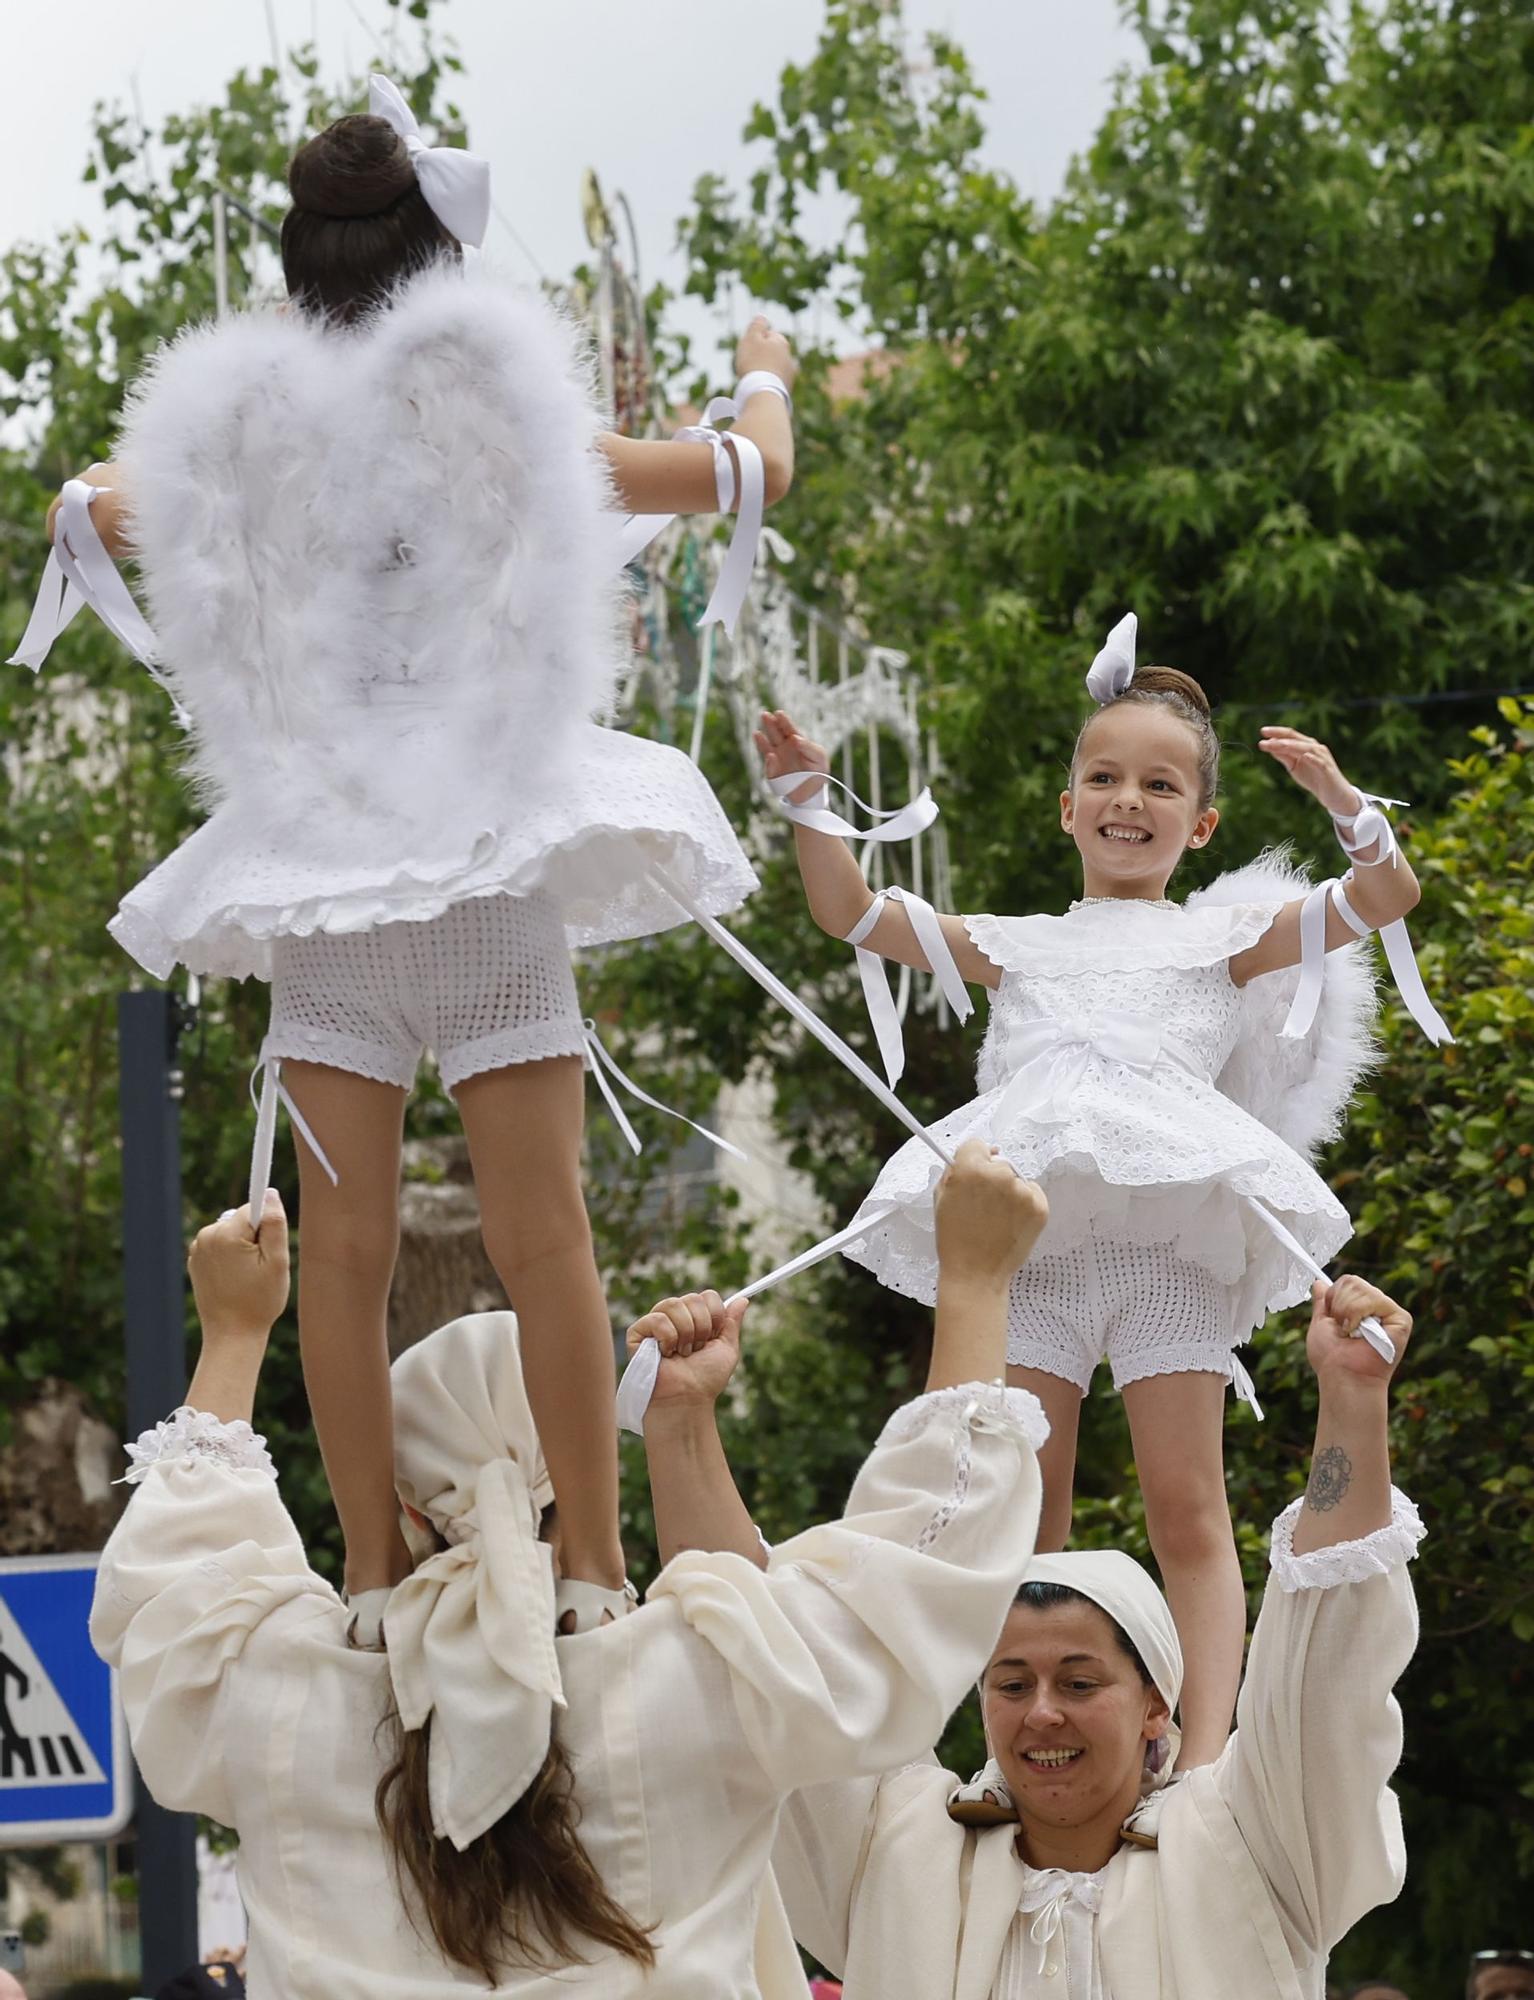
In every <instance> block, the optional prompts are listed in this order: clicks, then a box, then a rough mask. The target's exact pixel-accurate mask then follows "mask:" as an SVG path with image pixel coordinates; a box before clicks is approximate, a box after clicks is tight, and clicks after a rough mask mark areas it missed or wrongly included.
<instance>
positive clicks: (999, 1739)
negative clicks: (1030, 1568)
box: [981, 1601, 1168, 1831]
mask: <svg viewBox="0 0 1534 2000" xmlns="http://www.w3.org/2000/svg"><path fill="white" fill-rule="evenodd" d="M981 1700H982V1703H983V1706H984V1711H985V1722H986V1731H987V1734H988V1735H989V1737H990V1743H991V1750H992V1754H993V1755H994V1756H995V1758H996V1761H997V1762H998V1764H1000V1766H1001V1770H1002V1775H1003V1776H1004V1777H1005V1779H1006V1781H1007V1787H1008V1789H1009V1790H1010V1792H1011V1794H1012V1798H1013V1801H1014V1802H1015V1804H1016V1806H1017V1809H1018V1813H1019V1815H1020V1817H1021V1819H1022V1821H1023V1825H1024V1829H1025V1831H1026V1828H1027V1825H1028V1822H1029V1821H1030V1820H1031V1821H1034V1822H1035V1823H1037V1824H1039V1825H1041V1826H1048V1827H1087V1826H1089V1825H1090V1824H1091V1823H1092V1822H1094V1821H1096V1820H1099V1819H1100V1820H1101V1821H1102V1822H1103V1824H1104V1826H1105V1828H1106V1827H1108V1826H1112V1827H1115V1828H1116V1827H1117V1826H1118V1824H1119V1822H1120V1820H1122V1818H1123V1817H1124V1815H1125V1814H1126V1813H1127V1812H1128V1811H1129V1809H1130V1807H1132V1806H1133V1804H1134V1802H1135V1799H1136V1798H1137V1797H1138V1795H1139V1790H1140V1776H1141V1772H1142V1770H1143V1768H1144V1763H1145V1746H1146V1744H1147V1743H1151V1742H1154V1740H1155V1739H1156V1737H1158V1736H1160V1735H1161V1734H1162V1733H1163V1732H1164V1730H1165V1729H1166V1726H1167V1722H1168V1715H1167V1708H1166V1703H1165V1702H1164V1701H1163V1700H1162V1698H1161V1696H1160V1694H1159V1693H1158V1692H1157V1690H1156V1689H1155V1688H1154V1687H1147V1686H1146V1685H1145V1683H1144V1682H1143V1681H1142V1680H1141V1678H1140V1675H1139V1671H1138V1669H1137V1668H1136V1666H1135V1664H1134V1662H1133V1661H1132V1660H1131V1659H1130V1658H1129V1656H1128V1655H1127V1654H1126V1653H1125V1651H1124V1649H1123V1647H1122V1646H1121V1645H1120V1644H1119V1642H1118V1639H1117V1636H1116V1635H1115V1633H1114V1629H1113V1624H1112V1621H1111V1620H1110V1619H1109V1618H1108V1616H1107V1614H1106V1613H1105V1612H1103V1611H1100V1610H1099V1609H1098V1607H1097V1606H1096V1605H1095V1604H1089V1603H1086V1602H1085V1601H1078V1602H1071V1603H1066V1604H1056V1605H1051V1606H1050V1607H1049V1608H1048V1609H1047V1610H1038V1609H1035V1608H1034V1607H1033V1606H1032V1605H1029V1604H1014V1605H1013V1607H1012V1610H1011V1612H1010V1613H1009V1614H1008V1617H1007V1622H1006V1624H1005V1625H1004V1626H1003V1627H1002V1631H1001V1638H1000V1639H999V1640H998V1642H997V1646H996V1651H995V1652H994V1653H993V1654H992V1656H991V1661H990V1664H989V1665H988V1666H987V1668H986V1670H985V1679H984V1681H983V1682H982V1684H981Z"/></svg>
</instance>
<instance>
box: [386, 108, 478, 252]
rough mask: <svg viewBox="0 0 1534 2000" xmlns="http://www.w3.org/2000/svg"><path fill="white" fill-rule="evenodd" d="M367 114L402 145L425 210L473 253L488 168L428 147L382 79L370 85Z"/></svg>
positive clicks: (455, 149) (447, 149) (457, 152)
mask: <svg viewBox="0 0 1534 2000" xmlns="http://www.w3.org/2000/svg"><path fill="white" fill-rule="evenodd" d="M368 110H369V111H371V112H372V114H373V116H374V117H375V118H382V119H383V120H384V121H385V123H386V124H389V125H392V126H393V127H394V130H395V131H396V132H397V133H398V134H399V136H400V137H401V138H402V139H403V140H404V142H405V149H406V151H407V152H408V153H409V154H410V162H411V165H412V166H413V167H414V168H415V177H416V179H417V181H419V183H420V186H421V193H422V194H423V195H424V196H425V197H426V205H427V207H428V208H429V209H430V210H431V212H432V214H433V215H435V216H436V218H437V220H438V221H439V222H440V223H441V224H442V226H443V228H444V229H447V230H450V231H451V232H452V234H453V235H454V236H456V237H457V238H458V241H459V242H460V243H472V244H473V245H474V246H475V247H476V249H477V248H478V247H479V245H480V244H482V243H483V242H484V240H485V231H486V229H487V228H488V227H489V225H490V163H489V161H488V160H482V159H481V158H480V157H479V155H478V154H477V153H466V152H465V151H464V150H463V148H462V147H461V146H428V145H427V143H426V141H425V140H424V139H423V138H422V137H421V128H420V126H419V124H417V122H416V115H415V113H414V112H413V111H412V110H411V108H410V106H409V105H408V104H407V103H406V102H405V100H404V98H403V97H402V96H401V95H400V90H399V86H398V85H397V84H395V83H393V82H391V81H390V79H389V78H388V77H386V76H371V77H369V79H368Z"/></svg>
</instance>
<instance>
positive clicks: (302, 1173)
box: [282, 1061, 410, 1594]
mask: <svg viewBox="0 0 1534 2000" xmlns="http://www.w3.org/2000/svg"><path fill="white" fill-rule="evenodd" d="M282 1080H283V1082H284V1083H285V1084H286V1085H287V1087H288V1090H289V1091H290V1092H291V1094H292V1097H293V1101H294V1103H295V1104H297V1106H298V1108H299V1110H300V1111H302V1112H303V1114H304V1117H305V1118H306V1119H307V1120H308V1122H309V1125H310V1127H311V1128H312V1130H313V1132H314V1136H315V1137H316V1139H318V1140H319V1142H320V1144H321V1145H322V1146H323V1147H324V1148H325V1152H326V1154H327V1156H328V1157H329V1160H330V1163H331V1165H332V1166H333V1167H334V1168H335V1170H336V1173H337V1175H338V1176H339V1184H338V1185H337V1186H335V1187H332V1186H331V1184H330V1181H329V1179H328V1178H327V1177H326V1174H325V1171H324V1169H323V1168H322V1167H321V1166H320V1164H319V1162H318V1160H316V1159H315V1157H314V1155H313V1154H312V1153H311V1152H310V1150H309V1148H308V1147H307V1146H306V1145H305V1144H304V1141H303V1138H302V1137H301V1135H300V1134H299V1133H297V1132H295V1133H294V1135H293V1137H294V1143H295V1144H296V1146H297V1148H298V1187H299V1218H298V1219H299V1231H300V1234H299V1260H298V1337H299V1346H300V1349H301V1351H302V1354H303V1362H304V1386H305V1387H306V1388H307V1390H308V1392H309V1407H310V1409H311V1410H312V1411H313V1413H314V1429H315V1434H316V1436H317V1437H318V1438H319V1441H320V1451H321V1453H322V1454H323V1456H324V1460H325V1471H326V1474H327V1475H328V1477H329V1480H330V1490H331V1493H332V1495H333V1496H334V1498H335V1503H336V1512H337V1513H338V1514H339V1515H340V1517H341V1532H342V1534H343V1535H344V1536H345V1538H346V1588H347V1590H348V1591H349V1592H351V1593H353V1594H355V1593H356V1592H357V1591H360V1590H374V1589H378V1588H381V1587H383V1586H385V1585H388V1584H394V1583H398V1581H399V1580H400V1578H401V1577H402V1576H405V1575H408V1573H409V1570H410V1552H409V1550H408V1549H407V1547H406V1546H405V1540H404V1537H403V1536H402V1535H401V1533H400V1527H399V1506H398V1502H397V1501H396V1499H395V1496H394V1406H393V1402H392V1399H391V1397H390V1393H389V1340H388V1306H389V1285H390V1282H391V1280H392V1279H393V1276H394V1261H395V1258H396V1256H397V1255H398V1253H399V1175H400V1139H401V1134H402V1132H403V1130H404V1121H405V1097H406V1093H405V1092H404V1091H403V1090H397V1089H396V1088H395V1087H394V1086H393V1085H392V1084H387V1083H375V1082H374V1081H373V1079H372V1078H371V1077H366V1076H353V1075H352V1074H351V1072H350V1071H348V1070H342V1069H331V1068H329V1067H328V1066H326V1065H324V1064H321V1063H308V1062H286V1061H285V1062H284V1063H283V1065H282Z"/></svg>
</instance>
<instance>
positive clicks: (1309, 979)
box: [1279, 836, 1454, 1048]
mask: <svg viewBox="0 0 1534 2000" xmlns="http://www.w3.org/2000/svg"><path fill="white" fill-rule="evenodd" d="M1392 838H1393V836H1392ZM1379 858H1380V860H1383V859H1384V858H1385V857H1384V856H1383V855H1381V856H1380V857H1379ZM1370 865H1372V864H1370ZM1346 879H1347V880H1349V881H1351V880H1352V877H1351V875H1349V876H1348V877H1347V878H1346ZM1328 902H1330V903H1331V904H1332V906H1333V907H1334V908H1335V909H1336V910H1337V912H1338V914H1339V915H1340V916H1341V917H1342V918H1343V920H1344V921H1345V922H1346V923H1347V924H1348V925H1349V927H1350V928H1351V929H1352V930H1353V931H1355V932H1356V933H1357V934H1358V936H1359V937H1367V936H1368V935H1369V933H1370V931H1372V930H1373V928H1374V926H1373V925H1372V924H1370V923H1368V922H1367V921H1366V920H1365V919H1364V918H1362V917H1360V916H1359V914H1358V912H1357V911H1356V910H1355V909H1354V908H1353V906H1352V904H1351V903H1350V902H1349V901H1348V899H1347V894H1346V891H1345V888H1344V885H1343V883H1342V882H1340V881H1338V880H1337V879H1336V878H1335V877H1334V878H1333V879H1331V880H1329V881H1326V882H1318V883H1317V884H1316V886H1315V888H1313V889H1312V890H1311V892H1310V894H1309V895H1308V896H1307V897H1306V898H1305V900H1304V902H1303V903H1302V904H1301V905H1300V981H1299V985H1298V986H1297V987H1296V988H1295V992H1294V999H1293V1001H1292V1002H1291V1003H1290V1007H1289V1013H1288V1015H1287V1017H1286V1019H1285V1021H1284V1025H1283V1027H1282V1028H1281V1029H1280V1030H1279V1033H1280V1034H1281V1035H1283V1036H1284V1037H1285V1038H1286V1039H1287V1040H1289V1041H1297V1040H1299V1039H1301V1038H1303V1037H1304V1036H1305V1035H1307V1034H1309V1032H1310V1029H1311V1026H1312V1024H1313V1023H1314V1021H1315V1018H1316V1010H1317V1008H1318V1007H1319V1006H1320V1004H1321V988H1322V984H1323V982H1324V980H1325V978H1326V909H1327V904H1328ZM1379 940H1380V943H1381V944H1382V945H1383V946H1384V947H1385V962H1386V964H1387V965H1388V966H1389V967H1390V973H1391V977H1392V978H1393V979H1394V980H1395V983H1396V991H1397V992H1398V993H1399V994H1400V996H1401V999H1402V1002H1403V1004H1404V1005H1405V1008H1406V1011H1407V1013H1408V1014H1410V1015H1411V1017H1412V1019H1413V1020H1414V1021H1415V1022H1416V1023H1417V1026H1418V1027H1419V1028H1420V1029H1421V1030H1422V1032H1423V1034H1425V1035H1426V1036H1427V1038H1428V1040H1429V1041H1430V1042H1431V1043H1432V1044H1433V1046H1434V1047H1435V1048H1437V1047H1440V1046H1441V1045H1442V1044H1444V1043H1445V1042H1452V1041H1453V1040H1454V1037H1453V1035H1451V1034H1450V1032H1449V1024H1448V1022H1447V1021H1445V1020H1444V1018H1443V1016H1442V1015H1441V1014H1440V1013H1439V1011H1438V1009H1437V1008H1436V1007H1435V1006H1434V1005H1433V1002H1432V1000H1431V999H1430V998H1429V996H1428V990H1427V988H1426V986H1425V985H1424V984H1423V983H1422V974H1421V972H1420V971H1419V970H1418V968H1417V959H1416V954H1415V953H1414V952H1413V950H1412V943H1411V934H1410V932H1409V931H1408V930H1407V928H1406V920H1405V918H1404V917H1397V918H1396V919H1395V921H1394V922H1393V923H1388V924H1384V925H1382V926H1381V927H1380V932H1379Z"/></svg>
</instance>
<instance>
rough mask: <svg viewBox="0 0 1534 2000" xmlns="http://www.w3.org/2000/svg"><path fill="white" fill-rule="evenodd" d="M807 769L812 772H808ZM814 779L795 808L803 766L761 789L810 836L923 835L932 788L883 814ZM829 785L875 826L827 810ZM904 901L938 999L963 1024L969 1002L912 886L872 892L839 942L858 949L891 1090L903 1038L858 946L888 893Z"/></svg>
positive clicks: (882, 974) (873, 961)
mask: <svg viewBox="0 0 1534 2000" xmlns="http://www.w3.org/2000/svg"><path fill="white" fill-rule="evenodd" d="M813 775H814V774H813V773H811V774H810V776H813ZM820 775H821V783H820V787H819V789H818V790H817V791H815V792H814V793H813V794H812V795H811V796H810V797H809V798H808V799H806V800H805V801H804V802H803V803H802V804H800V805H795V804H794V803H793V802H792V801H791V800H790V798H789V796H788V794H789V793H790V792H795V791H798V789H799V788H800V786H801V785H803V784H805V783H807V782H808V779H807V777H806V774H805V773H804V772H803V771H785V772H783V773H782V774H781V775H780V776H778V777H776V778H769V779H768V780H767V788H768V790H769V791H770V792H771V793H772V795H773V797H774V798H775V799H776V801H777V804H778V810H779V811H780V812H781V813H782V814H783V816H784V818H785V819H790V820H792V821H793V822H794V824H795V825H796V826H804V827H809V828H810V829H811V830H812V831H813V832H815V833H830V834H835V835H836V836H837V837H838V838H839V839H842V840H860V841H862V842H863V844H864V846H865V848H867V847H871V846H873V845H875V844H876V843H883V842H886V841H892V840H910V839H912V838H913V837H914V836H915V835H916V834H918V833H922V832H924V831H925V830H926V828H927V827H929V826H931V824H932V822H933V821H934V820H935V819H936V818H937V815H938V806H937V801H936V799H934V798H933V796H932V791H931V787H930V786H927V785H923V786H922V788H921V790H920V791H919V792H918V793H917V794H916V797H915V798H914V799H908V800H907V801H906V803H905V804H904V805H903V806H897V807H894V808H893V809H891V810H889V811H884V810H882V809H881V808H879V807H877V806H871V805H869V803H868V802H867V800H866V799H860V798H859V797H858V795H857V793H856V792H855V791H853V789H852V787H851V786H850V785H848V784H844V783H843V781H842V780H841V779H840V778H833V777H832V776H831V774H830V772H829V771H826V772H822V773H821V774H820ZM828 784H831V785H835V786H836V787H837V789H838V790H839V791H843V792H845V793H846V794H847V796H848V798H849V799H851V800H852V802H853V804H854V805H855V806H857V807H858V808H859V809H860V810H861V811H863V812H865V813H867V814H868V816H869V818H870V819H873V820H875V821H877V822H879V824H877V825H874V826H870V827H859V826H854V825H853V823H852V821H851V820H848V819H843V817H842V816H841V814H840V813H835V812H832V811H831V809H830V807H829V806H828V805H826V803H825V796H826V792H825V788H826V786H827V785H828ZM891 897H893V898H894V899H895V901H897V902H899V903H902V904H904V906H905V910H906V915H907V916H908V917H909V918H910V922H911V930H912V933H913V935H914V936H915V938H916V941H917V943H918V944H919V945H920V946H921V948H922V950H923V951H924V952H925V953H926V958H927V965H928V969H929V970H930V971H931V972H932V973H933V974H934V975H935V976H936V979H937V982H938V984H939V986H941V988H942V989H943V997H944V999H946V1000H947V1002H948V1004H949V1006H950V1007H952V1009H953V1010H954V1013H955V1014H956V1015H957V1016H958V1018H959V1019H960V1020H961V1021H967V1020H968V1019H969V1017H970V1015H971V1014H972V1013H973V1012H974V1004H973V1002H972V1001H971V1000H970V997H969V992H968V990H967V988H966V987H965V984H964V976H963V974H962V973H961V972H960V971H959V967H958V963H957V961H956V960H955V958H954V955H953V953H952V951H951V950H950V949H949V946H948V940H947V938H946V937H944V935H943V927H942V924H941V923H940V921H939V919H938V914H937V912H936V910H934V909H933V907H932V905H931V904H930V903H929V902H927V901H926V900H925V898H923V897H921V896H918V895H917V894H916V893H915V891H914V890H911V889H900V888H891V889H882V890H880V891H879V893H878V894H877V895H876V896H875V897H874V900H873V901H872V902H871V903H870V904H869V906H868V908H867V909H866V910H865V911H864V912H863V914H862V916H861V917H859V919H858V921H857V922H856V923H855V924H854V925H853V927H852V929H851V930H850V931H848V933H847V936H846V942H847V943H848V944H850V945H851V946H852V947H853V948H854V950H855V951H856V953H857V968H858V978H859V980H860V982H861V984H862V988H863V998H864V1000H865V1001H866V1003H867V1006H868V1018H869V1020H870V1021H871V1022H872V1024H873V1031H874V1039H875V1040H876V1041H877V1043H878V1045H879V1054H880V1056H881V1058H882V1059H883V1062H884V1073H885V1075H886V1077H888V1079H889V1084H890V1088H891V1089H892V1090H893V1089H894V1087H895V1085H896V1084H897V1083H898V1082H899V1081H900V1079H901V1077H902V1076H903V1075H904V1073H905V1039H904V1036H903V1035H902V1033H901V1029H900V1013H899V1010H898V1008H897V1007H896V1005H895V1000H894V996H893V995H892V994H891V992H890V988H889V976H888V974H887V973H886V971H885V969H884V965H883V961H882V958H881V955H880V954H879V953H878V952H873V951H865V950H863V948H862V946H863V940H864V938H865V937H867V936H868V934H869V932H870V931H871V930H872V929H873V928H874V926H875V924H877V923H878V921H879V918H880V917H881V916H882V915H883V914H884V911H885V909H886V907H887V906H888V903H889V900H890V898H891Z"/></svg>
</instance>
